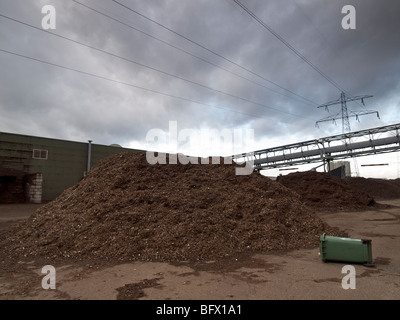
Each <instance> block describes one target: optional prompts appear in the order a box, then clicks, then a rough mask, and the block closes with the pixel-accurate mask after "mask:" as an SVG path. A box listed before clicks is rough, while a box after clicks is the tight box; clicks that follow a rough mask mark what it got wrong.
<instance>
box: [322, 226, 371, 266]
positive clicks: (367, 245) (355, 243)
mask: <svg viewBox="0 0 400 320" xmlns="http://www.w3.org/2000/svg"><path fill="white" fill-rule="evenodd" d="M319 240H320V241H319V254H320V257H321V259H322V261H324V262H326V261H338V262H351V263H362V264H365V265H367V266H371V265H372V243H371V242H372V240H369V239H350V238H341V237H333V236H328V235H326V234H325V233H324V234H322V235H321V237H320V239H319Z"/></svg>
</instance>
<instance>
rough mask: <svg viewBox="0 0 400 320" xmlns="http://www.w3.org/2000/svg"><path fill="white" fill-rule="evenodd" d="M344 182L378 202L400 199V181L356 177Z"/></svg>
mask: <svg viewBox="0 0 400 320" xmlns="http://www.w3.org/2000/svg"><path fill="white" fill-rule="evenodd" d="M344 182H345V183H346V184H347V185H348V186H350V187H352V188H354V189H357V190H359V191H362V192H365V193H367V194H369V195H371V196H372V197H374V198H375V199H376V200H378V199H381V200H383V199H399V198H400V179H394V180H389V179H374V178H362V177H354V178H349V179H345V180H344Z"/></svg>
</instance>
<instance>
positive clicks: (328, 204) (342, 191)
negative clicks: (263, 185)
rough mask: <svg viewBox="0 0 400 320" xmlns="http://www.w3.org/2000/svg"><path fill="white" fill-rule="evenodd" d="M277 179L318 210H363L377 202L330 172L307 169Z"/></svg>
mask: <svg viewBox="0 0 400 320" xmlns="http://www.w3.org/2000/svg"><path fill="white" fill-rule="evenodd" d="M277 181H278V182H279V183H281V184H282V185H284V186H286V187H288V188H290V189H291V190H293V191H295V192H297V193H298V194H299V195H300V196H301V198H302V199H303V201H304V203H305V204H306V205H307V206H309V207H311V208H313V209H317V210H324V211H331V210H334V211H338V210H363V209H368V208H371V207H372V206H374V205H375V204H376V202H375V200H374V198H373V197H371V196H370V195H369V194H367V193H365V192H363V191H361V190H358V189H356V188H354V187H352V186H350V185H349V184H347V183H346V182H344V181H343V180H342V179H340V178H339V177H335V176H332V175H331V174H329V173H324V172H316V171H306V172H294V173H290V174H288V175H285V176H280V177H279V178H278V179H277Z"/></svg>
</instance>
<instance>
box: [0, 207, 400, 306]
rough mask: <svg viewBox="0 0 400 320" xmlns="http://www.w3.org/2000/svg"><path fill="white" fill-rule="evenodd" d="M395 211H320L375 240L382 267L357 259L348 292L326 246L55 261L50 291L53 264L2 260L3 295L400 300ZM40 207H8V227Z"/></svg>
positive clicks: (399, 216) (1, 212)
mask: <svg viewBox="0 0 400 320" xmlns="http://www.w3.org/2000/svg"><path fill="white" fill-rule="evenodd" d="M380 202H381V203H383V204H389V205H391V207H389V208H380V209H376V208H375V209H373V210H372V211H359V212H338V213H334V212H333V213H331V212H330V213H320V214H319V215H320V216H321V217H322V219H323V220H325V221H326V222H327V223H329V224H330V225H331V226H334V227H339V228H341V229H342V230H344V231H346V232H348V234H349V236H350V237H351V238H367V239H371V240H372V253H373V263H374V267H367V266H364V265H356V264H354V267H355V270H356V288H355V289H347V290H345V289H343V287H342V279H343V277H345V276H346V274H342V267H343V266H345V265H346V263H332V262H331V263H329V262H327V263H324V262H322V261H321V260H320V258H319V255H318V252H319V250H318V248H317V247H316V248H314V249H301V250H294V251H289V252H282V251H280V252H268V253H257V254H252V255H239V256H235V257H231V258H229V259H221V260H212V261H205V262H201V263H200V262H199V263H196V264H193V263H188V262H185V261H182V262H180V263H176V264H171V263H165V262H132V263H125V264H115V265H113V264H111V263H108V264H102V265H99V264H94V263H92V262H91V261H84V262H82V261H81V262H74V261H68V260H64V261H62V262H57V263H54V264H53V266H54V267H55V270H56V289H55V290H53V289H48V290H45V289H43V288H42V279H43V277H44V276H45V274H42V273H41V271H42V267H43V266H44V265H45V264H49V263H48V261H46V262H44V261H24V262H23V261H20V262H19V263H18V264H17V265H14V266H10V264H9V263H7V261H4V260H1V259H0V299H1V300H70V299H72V300H74V299H78V300H99V299H101V300H105V299H107V300H115V299H143V300H144V299H151V300H178V299H184V300H197V299H198V300H276V299H283V300H294V299H296V300H297V299H300V300H325V299H331V300H332V299H333V300H343V299H345V300H348V299H350V300H360V299H362V300H366V299H385V300H398V299H399V298H400V254H399V252H400V241H399V237H400V226H399V224H400V200H390V201H380ZM37 208H38V205H0V232H3V231H4V230H5V229H6V228H9V226H10V225H12V224H14V223H16V221H18V220H19V219H24V218H26V217H27V216H29V215H30V214H31V213H32V212H33V211H34V210H36V209H37Z"/></svg>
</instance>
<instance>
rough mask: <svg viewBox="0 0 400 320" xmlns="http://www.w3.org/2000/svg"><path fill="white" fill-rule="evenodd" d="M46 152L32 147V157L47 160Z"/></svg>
mask: <svg viewBox="0 0 400 320" xmlns="http://www.w3.org/2000/svg"><path fill="white" fill-rule="evenodd" d="M48 153H49V151H48V150H40V149H33V154H32V158H33V159H42V160H47V156H48Z"/></svg>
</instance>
